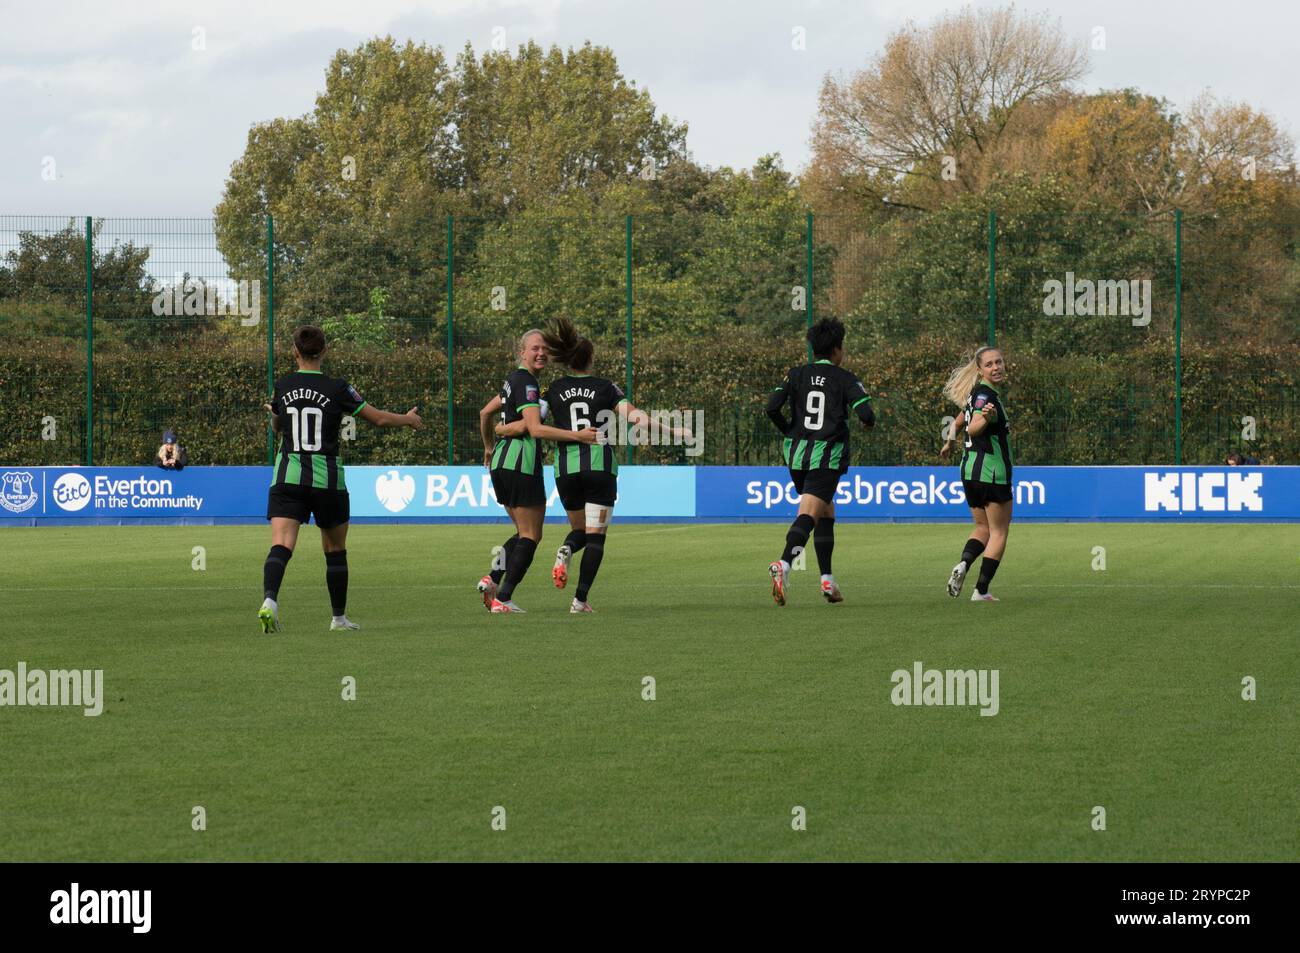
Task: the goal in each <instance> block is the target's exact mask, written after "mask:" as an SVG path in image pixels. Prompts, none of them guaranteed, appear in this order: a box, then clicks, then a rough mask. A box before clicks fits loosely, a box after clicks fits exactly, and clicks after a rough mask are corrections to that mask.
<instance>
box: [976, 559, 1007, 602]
mask: <svg viewBox="0 0 1300 953" xmlns="http://www.w3.org/2000/svg"><path fill="white" fill-rule="evenodd" d="M1000 562H1001V560H999V559H989V557H987V556H985V557H984V558H983V559H982V560H980V581H979V582H977V583H976V584H975V591H976V592H978V593H979V594H980V595H981V596H986V595H988V592H989V583H990V582H992V581H993V574H994V573H995V572H997V571H998V564H999V563H1000Z"/></svg>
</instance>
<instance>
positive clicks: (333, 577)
mask: <svg viewBox="0 0 1300 953" xmlns="http://www.w3.org/2000/svg"><path fill="white" fill-rule="evenodd" d="M325 585H326V586H327V587H328V588H329V591H330V606H331V608H333V610H334V614H335V615H346V614H347V608H348V551H347V550H346V549H340V550H339V551H338V552H337V553H326V554H325Z"/></svg>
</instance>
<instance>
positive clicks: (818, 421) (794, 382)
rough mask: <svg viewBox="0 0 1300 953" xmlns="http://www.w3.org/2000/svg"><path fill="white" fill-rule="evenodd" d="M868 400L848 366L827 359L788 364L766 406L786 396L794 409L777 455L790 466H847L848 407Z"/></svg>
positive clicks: (837, 468) (838, 468) (781, 401)
mask: <svg viewBox="0 0 1300 953" xmlns="http://www.w3.org/2000/svg"><path fill="white" fill-rule="evenodd" d="M868 400H871V398H870V396H868V394H867V388H866V387H865V386H864V385H863V383H862V381H860V380H858V378H857V376H856V375H854V373H853V372H852V371H849V370H846V369H845V368H843V367H839V366H837V365H835V364H832V363H831V362H830V361H827V360H820V361H816V362H814V363H812V364H804V365H803V366H802V367H796V368H792V369H791V371H790V373H789V374H787V375H786V378H785V382H784V383H783V384H782V385H781V386H780V387H778V388H776V392H774V393H773V395H772V399H771V400H770V401H769V402H768V407H769V409H771V408H773V407H775V408H776V409H777V410H780V408H781V406H783V405H784V403H785V402H786V401H789V403H790V409H791V411H792V412H793V414H794V419H793V420H792V421H791V424H790V429H789V430H788V431H787V432H786V435H785V440H783V441H782V443H781V455H782V457H783V459H784V460H785V465H786V466H787V467H789V468H790V469H791V470H835V471H838V472H840V473H843V472H844V471H845V470H847V469H848V468H849V412H850V411H852V410H853V409H854V408H855V407H857V406H858V405H859V404H861V403H862V402H863V401H868Z"/></svg>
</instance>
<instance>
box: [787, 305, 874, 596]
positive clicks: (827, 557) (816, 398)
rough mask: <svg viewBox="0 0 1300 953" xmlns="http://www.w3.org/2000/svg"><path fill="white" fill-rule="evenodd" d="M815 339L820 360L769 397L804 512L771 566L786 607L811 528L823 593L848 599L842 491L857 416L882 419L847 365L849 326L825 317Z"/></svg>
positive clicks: (867, 421)
mask: <svg viewBox="0 0 1300 953" xmlns="http://www.w3.org/2000/svg"><path fill="white" fill-rule="evenodd" d="M808 343H809V344H810V345H812V352H813V358H814V360H813V363H811V364H804V365H803V366H801V367H796V368H793V369H791V371H790V373H789V374H787V375H786V378H785V383H783V384H781V386H779V387H777V388H776V389H775V390H774V391H773V392H772V396H771V397H769V398H768V401H767V416H768V417H769V418H771V420H772V423H774V424H776V427H777V429H778V430H780V431H781V434H782V435H783V436H784V437H785V440H784V441H783V442H782V455H783V456H784V458H785V463H786V466H787V467H789V468H790V479H791V480H793V481H794V487H795V491H796V492H798V494H799V514H798V516H796V517H795V521H794V522H793V523H791V524H790V530H789V532H787V533H786V536H785V551H784V552H782V554H781V558H780V559H778V560H776V561H775V562H773V563H772V564H771V565H770V566H768V573H769V574H770V575H771V577H772V598H773V600H775V602H776V604H777V605H779V606H783V605H785V595H786V585H787V583H788V581H789V576H790V563H791V561H793V559H794V558H795V557H796V556H797V555H799V553H801V552H803V550H804V547H805V546H807V544H808V536H809V535H810V534H811V535H812V537H813V545H814V548H815V549H816V550H817V563H818V565H819V566H820V568H821V574H822V578H821V591H822V595H823V596H825V597H826V601H827V602H843V601H844V596H843V595H841V594H840V589H839V586H837V585H836V584H835V577H834V575H832V573H831V553H832V552H833V551H834V549H835V489H836V487H837V486H839V482H840V476H841V475H842V474H843V473H844V472H845V471H847V470H848V468H849V423H848V421H849V414H850V413H856V414H857V415H858V419H859V420H861V421H862V426H863V427H870V426H872V425H873V424H874V423H875V414H873V413H872V410H871V397H870V396H869V395H868V394H867V389H866V387H864V386H863V384H862V381H860V380H858V379H857V377H855V376H854V375H853V374H852V373H851V372H850V371H846V370H845V369H844V368H842V367H840V363H841V362H842V361H843V360H844V325H843V324H842V323H840V321H839V319H837V318H823V319H822V320H820V321H818V322H817V323H816V324H814V325H813V326H812V327H811V328H809V329H808ZM787 402H788V403H789V404H790V409H791V411H792V413H793V416H792V418H791V419H790V420H788V421H787V420H786V419H785V415H784V413H783V411H782V408H783V407H784V406H785V404H786V403H787Z"/></svg>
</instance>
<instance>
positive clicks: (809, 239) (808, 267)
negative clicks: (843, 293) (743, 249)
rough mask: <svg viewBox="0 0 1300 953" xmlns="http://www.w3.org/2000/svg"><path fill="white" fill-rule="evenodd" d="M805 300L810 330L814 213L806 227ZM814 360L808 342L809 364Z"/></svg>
mask: <svg viewBox="0 0 1300 953" xmlns="http://www.w3.org/2000/svg"><path fill="white" fill-rule="evenodd" d="M804 236H805V237H804V279H803V280H804V285H805V287H804V299H803V309H804V313H805V314H807V316H808V320H807V322H806V323H807V326H808V328H809V330H811V329H812V326H813V213H812V212H809V213H808V218H807V220H806V223H805V227H804ZM812 359H813V352H812V341H809V342H808V363H809V364H811V363H812Z"/></svg>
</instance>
